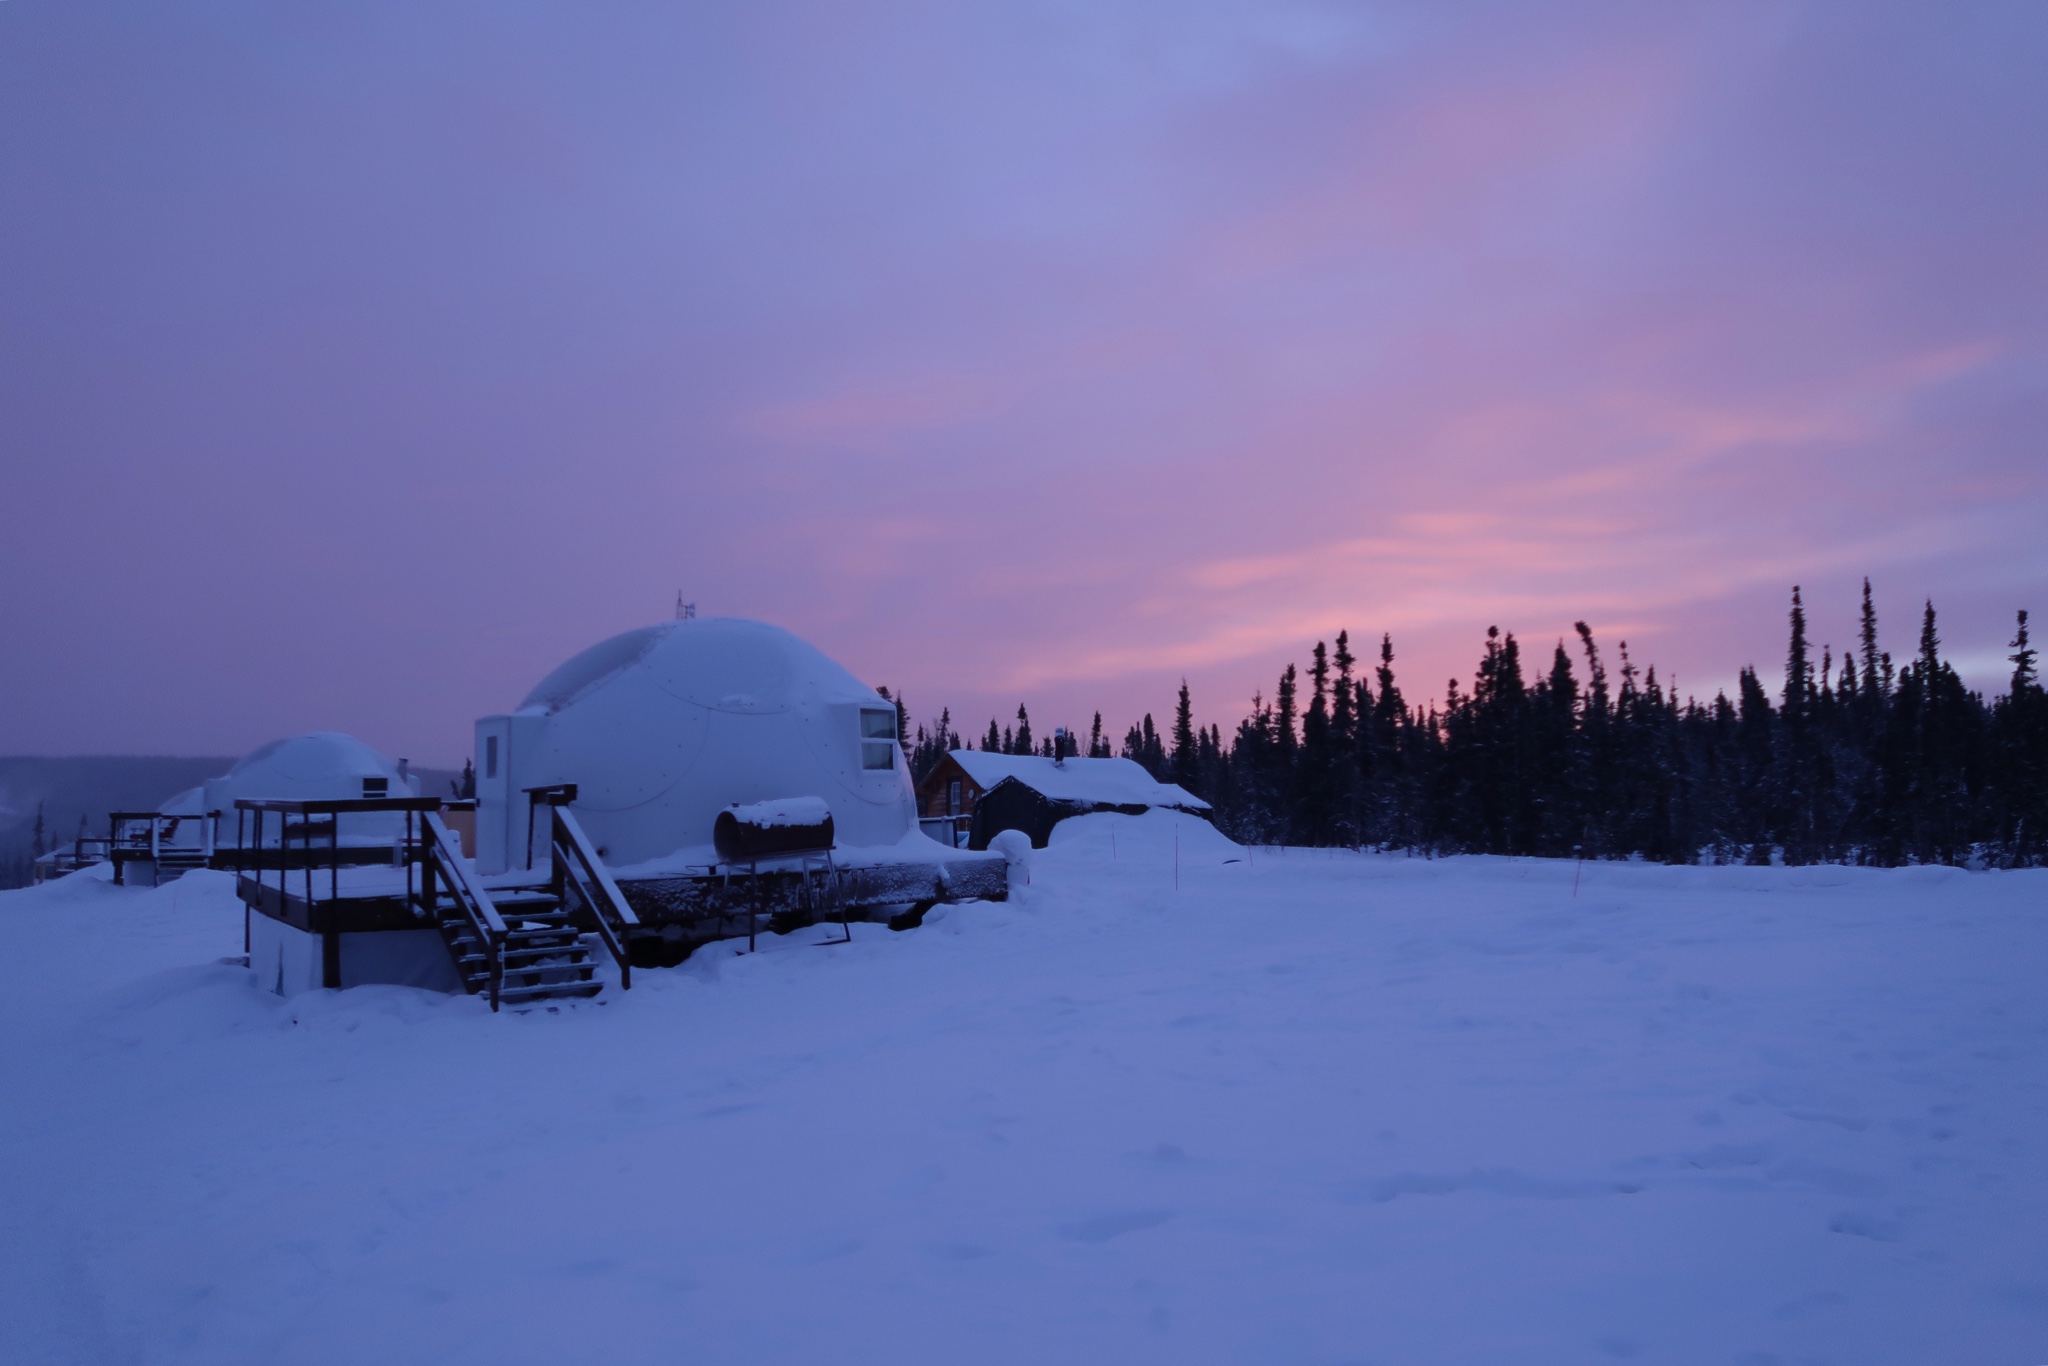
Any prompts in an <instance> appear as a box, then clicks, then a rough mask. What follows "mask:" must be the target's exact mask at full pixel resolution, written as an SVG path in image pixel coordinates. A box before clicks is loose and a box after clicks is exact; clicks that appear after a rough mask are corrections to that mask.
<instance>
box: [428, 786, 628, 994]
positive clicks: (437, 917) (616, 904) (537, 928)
mask: <svg viewBox="0 0 2048 1366" xmlns="http://www.w3.org/2000/svg"><path fill="white" fill-rule="evenodd" d="M574 798H575V789H574V788H568V789H566V792H565V795H564V796H563V797H562V799H561V804H560V805H556V804H554V803H542V805H547V806H551V807H552V810H551V811H550V814H549V830H550V840H549V847H550V849H551V851H552V854H553V867H552V870H551V876H550V880H549V882H548V885H546V886H544V887H542V886H533V887H511V888H500V889H498V890H496V891H488V890H486V889H485V888H484V886H483V884H482V883H481V882H480V881H479V880H478V879H477V877H476V874H475V872H474V870H473V869H472V867H471V866H470V864H469V862H468V860H467V859H465V858H463V857H462V854H461V845H460V844H459V843H458V842H457V841H456V839H455V837H454V836H453V835H451V834H450V833H449V830H448V827H447V826H446V824H444V823H443V822H442V820H441V817H440V816H439V815H437V814H428V815H426V816H425V817H424V818H423V819H422V821H421V832H422V833H421V845H422V852H423V857H422V858H421V860H420V866H421V878H420V890H419V893H418V900H417V902H416V904H417V905H419V906H420V907H421V909H423V910H424V911H426V913H427V914H428V916H429V917H431V918H432V919H433V921H434V923H435V924H436V925H438V926H439V927H440V930H441V938H442V940H443V942H445V943H446V944H447V945H448V954H449V957H450V958H451V959H452V960H453V961H454V963H455V971H456V974H457V975H458V976H459V977H460V978H461V980H462V989H463V990H464V991H467V992H468V993H469V994H470V995H472V996H488V997H489V998H490V1002H491V1009H492V1010H497V1009H499V1008H500V1007H501V1006H504V1005H511V1006H513V1007H515V1008H519V1007H531V1006H534V1005H539V1004H543V1003H546V1002H549V1001H560V1000H587V999H589V998H590V997H593V996H596V995H597V994H598V993H599V992H601V991H603V990H604V980H603V979H602V978H600V977H599V976H598V975H597V969H598V959H597V948H598V947H599V946H602V947H603V948H605V949H606V950H608V951H609V952H610V953H611V955H612V957H613V959H614V961H615V962H616V963H617V964H618V969H619V985H620V986H621V987H627V988H629V987H631V986H632V985H633V975H632V964H631V962H630V959H629V956H628V952H627V939H628V937H629V935H630V933H631V931H632V930H633V929H634V928H637V927H638V925H639V923H640V922H639V919H638V917H636V916H635V915H634V914H633V910H632V908H631V907H630V906H629V905H627V903H626V900H625V897H624V896H623V895H621V894H620V892H619V890H618V884H616V883H615V882H613V881H612V879H611V874H610V873H609V872H607V871H605V870H604V867H603V865H602V863H600V862H598V860H597V858H596V855H595V854H594V853H593V852H591V850H590V842H589V840H588V838H587V837H586V836H585V835H584V834H583V831H582V829H581V828H580V827H579V826H578V825H577V824H576V820H575V817H574V816H572V815H570V813H569V812H568V811H567V810H566V805H567V802H568V801H572V800H574ZM586 930H589V931H592V932H593V937H594V938H595V940H596V943H595V944H593V943H592V942H590V941H588V940H586V939H585V938H584V933H585V931H586Z"/></svg>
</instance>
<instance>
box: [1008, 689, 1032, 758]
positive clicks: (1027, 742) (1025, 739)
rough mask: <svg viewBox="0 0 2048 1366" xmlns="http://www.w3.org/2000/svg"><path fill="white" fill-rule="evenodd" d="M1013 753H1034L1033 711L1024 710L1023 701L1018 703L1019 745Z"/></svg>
mask: <svg viewBox="0 0 2048 1366" xmlns="http://www.w3.org/2000/svg"><path fill="white" fill-rule="evenodd" d="M1012 753H1016V754H1030V753H1033V750H1032V748H1031V713H1030V712H1028V711H1026V710H1024V704H1023V703H1022V702H1019V703H1018V704H1017V747H1016V749H1015V750H1013V751H1012Z"/></svg>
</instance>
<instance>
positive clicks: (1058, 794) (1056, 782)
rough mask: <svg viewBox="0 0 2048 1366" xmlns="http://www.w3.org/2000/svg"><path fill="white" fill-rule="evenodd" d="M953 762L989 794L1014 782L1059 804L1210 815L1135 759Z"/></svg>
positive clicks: (984, 754)
mask: <svg viewBox="0 0 2048 1366" xmlns="http://www.w3.org/2000/svg"><path fill="white" fill-rule="evenodd" d="M953 760H954V762H955V763H957V764H959V765H960V767H962V768H964V769H966V770H967V776H968V777H970V778H972V779H974V781H975V782H977V783H979V784H981V786H982V789H983V790H984V791H986V790H988V789H989V788H992V787H994V786H995V785H996V784H997V783H999V782H1001V781H1003V780H1004V779H1005V778H1015V779H1016V780H1017V781H1018V782H1020V783H1023V784H1024V785H1025V786H1026V787H1028V788H1030V789H1031V790H1032V791H1034V792H1037V793H1039V794H1041V795H1043V796H1045V797H1048V798H1050V799H1051V800H1053V801H1056V802H1090V803H1094V804H1096V805H1100V806H1168V807H1174V808H1176V809H1178V810H1181V811H1207V810H1208V809H1209V803H1207V802H1205V801H1203V800H1202V799H1201V798H1200V797H1197V796H1195V795H1194V794H1193V793H1191V792H1189V791H1187V790H1186V789H1185V788H1182V787H1178V786H1176V785H1175V784H1173V783H1162V782H1158V781H1156V780H1155V779H1154V778H1153V777H1152V775H1151V774H1150V773H1147V772H1146V771H1145V766H1144V765H1143V764H1140V763H1139V762H1137V761H1136V760H1135V759H1069V760H1067V761H1066V762H1065V763H1063V764H1062V763H1055V762H1053V761H1052V760H1051V759H1048V758H1045V757H1044V756H1042V755H1033V754H991V753H989V752H988V751H987V750H980V749H956V750H954V751H953Z"/></svg>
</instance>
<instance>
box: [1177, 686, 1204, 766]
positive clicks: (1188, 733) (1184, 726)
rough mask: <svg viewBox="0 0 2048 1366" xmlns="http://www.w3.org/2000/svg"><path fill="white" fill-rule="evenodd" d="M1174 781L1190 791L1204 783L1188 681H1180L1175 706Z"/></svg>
mask: <svg viewBox="0 0 2048 1366" xmlns="http://www.w3.org/2000/svg"><path fill="white" fill-rule="evenodd" d="M1172 763H1173V781H1174V782H1176V783H1178V784H1179V785H1180V786H1181V787H1182V788H1184V789H1186V790H1187V791H1189V792H1196V791H1198V790H1199V789H1200V787H1201V785H1202V765H1201V755H1200V753H1199V752H1198V751H1197V749H1196V744H1195V709H1194V704H1193V702H1191V701H1190V700H1189V697H1188V681H1187V680H1186V679H1185V678H1183V679H1182V680H1181V681H1180V700H1179V701H1178V702H1176V703H1175V704H1174V708H1173V757H1172Z"/></svg>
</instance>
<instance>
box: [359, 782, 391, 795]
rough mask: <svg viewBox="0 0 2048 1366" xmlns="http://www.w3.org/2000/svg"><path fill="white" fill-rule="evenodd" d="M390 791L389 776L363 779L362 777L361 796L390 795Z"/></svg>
mask: <svg viewBox="0 0 2048 1366" xmlns="http://www.w3.org/2000/svg"><path fill="white" fill-rule="evenodd" d="M390 793H391V780H390V779H389V778H365V779H363V796H364V797H366V798H368V797H385V796H389V795H390Z"/></svg>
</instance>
